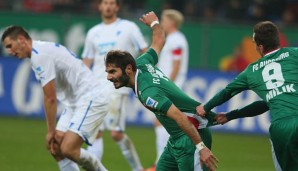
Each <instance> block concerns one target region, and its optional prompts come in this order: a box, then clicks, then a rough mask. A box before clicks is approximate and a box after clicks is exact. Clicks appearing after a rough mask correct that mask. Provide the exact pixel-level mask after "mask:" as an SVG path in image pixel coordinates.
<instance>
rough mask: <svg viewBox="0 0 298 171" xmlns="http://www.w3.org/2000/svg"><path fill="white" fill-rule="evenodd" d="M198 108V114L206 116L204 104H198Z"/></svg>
mask: <svg viewBox="0 0 298 171" xmlns="http://www.w3.org/2000/svg"><path fill="white" fill-rule="evenodd" d="M196 110H197V114H198V115H199V116H205V114H206V112H205V109H204V104H201V105H200V106H197V108H196Z"/></svg>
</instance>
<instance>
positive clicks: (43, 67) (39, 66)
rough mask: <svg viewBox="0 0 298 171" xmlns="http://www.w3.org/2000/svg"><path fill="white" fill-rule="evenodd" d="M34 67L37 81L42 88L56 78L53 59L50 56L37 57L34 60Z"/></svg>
mask: <svg viewBox="0 0 298 171" xmlns="http://www.w3.org/2000/svg"><path fill="white" fill-rule="evenodd" d="M32 65H33V71H34V73H35V76H36V79H37V80H38V81H39V82H40V84H41V86H42V87H44V86H45V85H46V84H47V83H48V82H50V81H52V80H53V79H55V78H56V72H55V65H54V61H53V59H52V58H50V57H48V56H36V57H34V58H33V59H32Z"/></svg>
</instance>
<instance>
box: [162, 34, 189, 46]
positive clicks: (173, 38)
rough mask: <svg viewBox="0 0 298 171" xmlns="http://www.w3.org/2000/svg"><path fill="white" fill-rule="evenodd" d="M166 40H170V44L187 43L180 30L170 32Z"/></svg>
mask: <svg viewBox="0 0 298 171" xmlns="http://www.w3.org/2000/svg"><path fill="white" fill-rule="evenodd" d="M167 41H168V42H171V43H172V44H183V45H185V44H187V40H186V38H185V36H184V34H183V33H182V32H180V31H178V32H175V33H173V34H170V35H169V36H168V37H167Z"/></svg>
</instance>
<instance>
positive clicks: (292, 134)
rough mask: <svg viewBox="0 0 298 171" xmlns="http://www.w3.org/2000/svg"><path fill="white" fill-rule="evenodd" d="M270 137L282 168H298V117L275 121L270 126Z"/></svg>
mask: <svg viewBox="0 0 298 171" xmlns="http://www.w3.org/2000/svg"><path fill="white" fill-rule="evenodd" d="M269 132H270V138H271V140H272V143H273V147H274V150H275V154H276V158H277V160H278V163H279V165H280V167H281V169H282V170H286V171H297V170H298V117H297V116H295V117H289V118H285V119H281V120H278V121H275V122H274V123H272V124H271V126H270V130H269Z"/></svg>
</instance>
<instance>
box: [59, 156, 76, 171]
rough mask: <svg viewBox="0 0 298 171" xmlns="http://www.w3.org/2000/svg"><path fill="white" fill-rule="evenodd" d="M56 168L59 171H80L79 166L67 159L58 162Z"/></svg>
mask: <svg viewBox="0 0 298 171" xmlns="http://www.w3.org/2000/svg"><path fill="white" fill-rule="evenodd" d="M58 166H59V169H60V171H80V168H79V166H78V165H77V164H76V163H75V162H73V161H71V160H69V159H67V158H65V159H63V160H60V161H58Z"/></svg>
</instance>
